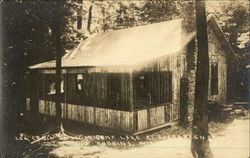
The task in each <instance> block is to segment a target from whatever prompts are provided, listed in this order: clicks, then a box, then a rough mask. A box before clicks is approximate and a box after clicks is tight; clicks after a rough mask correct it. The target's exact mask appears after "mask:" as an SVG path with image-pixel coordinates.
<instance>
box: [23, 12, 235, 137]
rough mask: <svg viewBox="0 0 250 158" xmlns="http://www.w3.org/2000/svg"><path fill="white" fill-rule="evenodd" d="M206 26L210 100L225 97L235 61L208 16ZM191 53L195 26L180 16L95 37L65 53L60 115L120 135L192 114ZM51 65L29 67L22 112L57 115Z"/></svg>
mask: <svg viewBox="0 0 250 158" xmlns="http://www.w3.org/2000/svg"><path fill="white" fill-rule="evenodd" d="M207 29H208V40H209V67H210V69H209V71H210V75H209V92H208V94H209V96H208V98H209V100H210V101H216V102H219V103H226V102H227V92H228V85H229V80H228V74H229V73H228V71H229V70H228V65H237V61H236V58H235V56H234V52H233V50H232V48H231V46H230V44H229V43H228V41H227V40H226V38H225V36H224V34H223V32H222V30H221V29H220V27H219V26H218V24H217V23H216V21H215V19H214V18H213V17H212V16H211V17H209V18H208V28H207ZM196 55H197V47H196V32H185V30H184V29H183V28H182V20H181V19H176V20H171V21H166V22H160V23H155V24H149V25H144V26H138V27H133V28H128V29H121V30H115V31H107V32H103V33H100V34H97V35H93V36H91V37H89V38H88V39H86V40H84V41H82V42H81V43H80V44H79V45H78V46H77V48H75V49H74V50H73V51H72V52H69V53H67V54H65V55H64V56H63V57H62V75H61V79H62V81H61V107H62V117H63V118H64V119H68V120H74V121H80V122H83V123H86V124H89V125H93V126H97V127H101V128H104V129H107V130H111V131H114V132H119V133H121V134H123V133H124V134H140V133H143V132H147V131H150V130H153V129H156V128H161V127H164V126H166V125H169V124H171V123H173V122H176V121H178V120H182V121H183V120H185V119H186V120H190V119H192V118H191V116H192V111H193V104H194V90H195V69H196ZM55 66H56V63H55V61H49V62H44V63H40V64H36V65H33V66H30V67H28V70H27V73H26V80H27V92H26V94H27V110H30V111H35V110H37V111H39V113H41V114H45V115H50V116H55V114H56V110H55V81H56V80H55ZM230 71H231V70H230Z"/></svg>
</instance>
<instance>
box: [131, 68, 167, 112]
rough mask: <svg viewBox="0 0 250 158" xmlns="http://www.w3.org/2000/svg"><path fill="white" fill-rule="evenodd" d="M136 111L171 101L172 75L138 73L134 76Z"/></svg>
mask: <svg viewBox="0 0 250 158" xmlns="http://www.w3.org/2000/svg"><path fill="white" fill-rule="evenodd" d="M134 88H135V91H134V92H135V94H134V96H135V102H134V104H135V107H136V109H141V108H146V107H152V106H158V105H160V104H163V103H167V102H171V100H172V73H171V72H167V71H161V72H143V73H142V72H138V73H135V74H134Z"/></svg>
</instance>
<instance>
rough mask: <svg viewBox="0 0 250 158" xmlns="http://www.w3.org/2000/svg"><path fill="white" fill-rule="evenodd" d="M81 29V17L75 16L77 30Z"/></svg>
mask: <svg viewBox="0 0 250 158" xmlns="http://www.w3.org/2000/svg"><path fill="white" fill-rule="evenodd" d="M81 28H82V16H80V15H78V16H77V29H81Z"/></svg>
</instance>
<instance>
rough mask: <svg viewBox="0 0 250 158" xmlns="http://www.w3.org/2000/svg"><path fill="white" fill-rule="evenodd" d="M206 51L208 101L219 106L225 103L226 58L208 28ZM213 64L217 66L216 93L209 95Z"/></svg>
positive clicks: (212, 32)
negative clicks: (207, 53)
mask: <svg viewBox="0 0 250 158" xmlns="http://www.w3.org/2000/svg"><path fill="white" fill-rule="evenodd" d="M208 51H209V71H210V72H209V86H208V99H209V100H211V101H215V102H219V103H221V104H223V103H225V102H226V96H227V58H226V53H225V52H224V48H223V47H222V45H221V44H220V41H218V39H217V37H216V35H215V33H214V31H213V30H212V28H211V27H208ZM213 64H217V66H218V72H217V74H218V93H217V94H214V95H213V94H212V93H211V76H212V74H211V73H212V71H211V67H212V65H213Z"/></svg>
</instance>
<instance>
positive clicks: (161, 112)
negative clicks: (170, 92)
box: [137, 104, 176, 131]
mask: <svg viewBox="0 0 250 158" xmlns="http://www.w3.org/2000/svg"><path fill="white" fill-rule="evenodd" d="M175 112H176V111H174V109H173V104H163V105H162V106H158V107H152V108H149V109H145V110H138V111H137V117H138V119H137V121H138V122H137V126H138V127H137V131H142V130H146V129H151V128H154V127H157V126H161V125H163V124H166V123H170V122H173V121H175V120H176V118H174V117H173V116H174V113H175Z"/></svg>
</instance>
